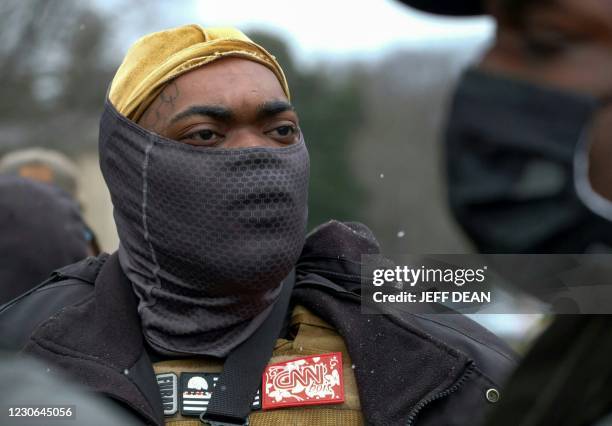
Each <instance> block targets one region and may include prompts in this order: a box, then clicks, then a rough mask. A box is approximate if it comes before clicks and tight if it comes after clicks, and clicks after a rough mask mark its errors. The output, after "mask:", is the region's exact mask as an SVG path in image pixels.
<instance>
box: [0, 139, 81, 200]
mask: <svg viewBox="0 0 612 426" xmlns="http://www.w3.org/2000/svg"><path fill="white" fill-rule="evenodd" d="M0 174H10V175H14V176H21V177H23V178H26V179H32V180H36V181H39V182H45V183H48V184H51V185H55V186H57V187H58V188H61V189H63V190H64V191H66V193H67V194H69V195H70V196H71V197H73V198H74V199H75V200H76V199H77V181H78V169H77V166H76V164H74V163H73V162H72V161H71V160H70V159H69V158H68V157H66V156H65V155H64V154H62V153H61V152H58V151H54V150H51V149H45V148H28V149H21V150H17V151H11V152H9V153H7V154H5V155H3V156H2V157H1V158H0Z"/></svg>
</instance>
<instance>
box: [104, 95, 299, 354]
mask: <svg viewBox="0 0 612 426" xmlns="http://www.w3.org/2000/svg"><path fill="white" fill-rule="evenodd" d="M100 165H101V169H102V173H103V175H104V178H105V180H106V183H107V185H108V188H109V190H110V193H111V197H112V201H113V206H114V216H115V222H116V224H117V230H118V233H119V238H120V241H121V243H120V247H119V260H120V263H121V266H122V268H123V270H124V272H125V273H126V275H127V276H128V278H129V279H130V281H131V282H132V285H133V287H134V291H135V293H136V295H137V296H138V298H139V306H138V311H139V313H140V317H141V321H142V327H143V333H144V335H145V338H146V339H147V341H148V342H149V344H150V345H151V346H153V347H154V348H155V349H156V350H158V351H160V352H162V353H165V354H169V355H190V354H191V355H211V356H217V357H223V356H226V355H227V354H228V353H229V352H230V351H231V350H232V349H233V348H234V347H236V346H237V345H238V344H240V343H241V342H243V341H244V340H245V339H246V338H247V337H249V336H250V335H251V334H252V333H253V331H254V330H255V329H257V327H258V326H259V325H260V324H261V323H262V322H263V320H264V319H265V318H266V316H267V315H268V313H269V312H270V310H271V308H272V305H273V303H274V302H275V300H276V299H277V297H278V295H279V293H280V285H279V284H280V283H281V281H282V280H283V278H285V276H286V275H287V274H288V273H289V272H290V270H291V269H292V268H293V266H294V264H295V262H296V261H297V259H298V257H299V254H300V251H301V249H302V246H303V243H304V236H305V231H306V219H307V199H308V177H309V158H308V151H307V149H306V146H305V144H304V141H303V140H301V141H300V142H299V143H297V144H295V145H290V146H287V147H282V148H268V147H252V148H244V149H223V148H214V147H195V146H191V145H187V144H183V143H179V142H176V141H172V140H169V139H166V138H163V137H161V136H159V135H157V134H155V133H152V132H149V131H147V130H145V129H144V128H142V127H140V126H138V125H137V124H135V123H133V122H132V121H130V120H128V119H127V118H125V117H124V116H122V115H121V114H119V113H118V112H117V111H116V110H115V108H114V107H113V106H112V104H111V103H110V102H108V101H107V103H106V106H105V110H104V114H103V116H102V121H101V125H100Z"/></svg>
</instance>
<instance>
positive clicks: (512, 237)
mask: <svg viewBox="0 0 612 426" xmlns="http://www.w3.org/2000/svg"><path fill="white" fill-rule="evenodd" d="M601 105H602V103H601V102H598V101H597V100H596V99H595V98H592V97H589V96H583V95H580V94H576V93H571V92H566V91H561V90H555V89H551V88H547V87H541V86H538V85H535V84H531V83H528V82H525V81H521V80H514V79H511V78H506V77H502V76H496V75H493V74H490V73H487V72H484V71H479V70H475V69H472V70H468V71H467V72H466V73H465V74H464V75H463V76H462V78H461V80H460V82H459V84H458V87H457V89H456V93H455V96H454V99H453V102H452V107H451V111H450V115H449V118H448V124H447V129H446V167H447V182H448V197H449V202H450V208H451V211H452V213H453V215H454V216H455V218H456V220H457V221H458V223H459V224H460V225H461V227H462V228H463V229H464V230H465V232H466V233H467V235H468V236H469V237H470V238H471V239H472V241H473V242H474V243H475V245H476V247H477V249H478V250H479V251H480V252H482V253H584V252H609V251H611V250H610V248H611V247H612V221H611V220H612V219H611V220H608V219H607V218H612V215H609V214H608V213H607V211H609V206H607V203H609V202H608V201H607V200H604V199H603V197H601V196H599V195H598V194H597V193H595V192H594V191H593V190H592V189H591V187H590V183H589V181H588V150H589V144H588V129H589V126H590V124H591V121H592V118H593V116H594V114H595V112H596V111H597V109H598V108H599V107H600V106H601Z"/></svg>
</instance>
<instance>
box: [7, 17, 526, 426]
mask: <svg viewBox="0 0 612 426" xmlns="http://www.w3.org/2000/svg"><path fill="white" fill-rule="evenodd" d="M289 99H290V96H289V88H288V85H287V81H286V79H285V76H284V74H283V71H282V69H281V67H280V65H279V64H278V63H277V61H276V60H275V58H274V57H273V56H272V55H271V54H269V53H268V52H267V51H266V50H265V49H264V48H263V47H261V46H259V45H257V44H255V43H253V42H252V41H251V40H249V39H248V38H247V37H246V36H245V35H244V34H242V33H241V32H240V31H238V30H235V29H231V28H216V29H215V28H212V29H203V28H201V27H199V26H197V25H189V26H184V27H180V28H175V29H171V30H167V31H162V32H159V33H155V34H151V35H148V36H146V37H144V38H142V39H140V40H139V41H138V42H136V43H135V44H134V46H133V47H132V48H131V49H130V51H129V52H128V53H127V55H126V57H125V59H124V61H123V63H122V65H121V67H120V68H119V70H118V71H117V74H116V75H115V78H114V79H113V82H112V84H111V87H110V90H109V94H108V100H107V102H106V105H105V110H104V113H103V116H102V120H101V124H100V141H99V143H100V165H101V169H102V172H103V174H104V177H105V180H106V183H107V185H108V187H109V190H110V193H111V196H112V200H113V205H114V217H115V222H116V224H117V229H118V233H119V237H120V241H121V244H120V247H119V250H118V251H117V252H116V253H114V254H112V255H110V256H109V255H102V256H99V257H97V258H90V259H88V260H87V261H85V262H82V263H79V264H75V265H71V266H69V267H66V268H64V269H62V270H60V271H57V272H56V273H55V274H54V275H53V276H52V277H51V278H50V279H49V280H48V281H47V282H45V283H43V284H42V285H41V286H40V287H39V288H38V289H37V290H36V291H34V292H32V293H31V294H29V295H27V296H24V297H22V298H20V299H17V300H15V301H14V302H12V303H10V304H9V305H7V306H5V307H3V308H1V309H0V342H2V345H4V346H6V348H8V349H18V348H23V352H25V353H27V354H30V355H33V356H36V357H39V358H42V359H43V360H44V361H45V362H46V363H47V364H48V365H52V366H54V368H56V369H57V370H60V371H61V372H63V373H64V374H65V375H67V376H69V377H72V378H73V379H75V380H77V381H79V382H80V383H82V384H83V385H85V386H87V387H88V388H89V389H92V390H94V391H97V392H101V393H104V394H105V395H108V396H109V397H111V398H113V399H115V400H117V401H119V402H120V403H121V405H122V406H124V407H125V408H126V409H129V410H130V411H131V412H132V413H133V414H135V415H136V416H138V417H139V418H140V419H141V420H142V422H143V423H146V424H154V425H162V424H164V423H165V424H172V425H197V424H202V423H204V424H210V425H244V424H252V425H286V424H291V425H311V424H312V425H325V424H328V425H336V424H339V425H361V424H364V423H368V424H378V425H393V424H419V425H421V424H423V425H441V424H444V425H450V424H473V423H466V422H461V423H456V422H455V421H454V420H453V419H454V418H455V417H456V414H457V413H458V412H464V413H465V412H466V410H467V412H469V413H470V416H469V418H471V419H475V418H476V417H477V416H478V415H480V414H481V413H482V412H483V411H484V410H485V408H486V407H487V405H488V404H490V402H488V401H487V398H486V397H485V395H487V394H488V393H489V394H490V393H491V389H494V390H495V389H496V388H497V387H499V385H500V384H501V382H502V381H503V380H504V378H505V375H506V373H507V372H508V370H509V369H510V368H511V367H512V366H513V362H514V361H513V359H512V354H511V351H509V350H508V349H507V348H506V347H505V346H504V344H503V343H502V342H500V341H499V340H498V339H497V338H496V337H495V336H493V335H492V334H490V333H488V332H487V331H485V330H484V329H482V328H480V327H479V326H477V325H476V324H475V323H473V322H471V321H470V320H468V319H466V318H464V317H462V316H460V315H455V316H452V318H451V319H449V318H442V317H439V318H436V320H435V321H433V320H431V319H427V318H424V317H417V316H413V315H407V314H406V315H403V316H399V315H397V316H396V315H374V316H365V315H362V314H361V309H360V297H359V294H360V285H361V256H362V255H364V254H371V255H372V254H377V253H379V252H380V248H379V246H378V243H377V241H376V239H375V238H374V236H373V235H372V233H371V232H370V230H369V229H368V228H367V227H366V226H364V225H362V224H359V223H354V222H348V223H342V222H338V221H331V222H328V223H326V224H323V225H321V226H319V227H317V228H316V229H315V230H314V231H312V232H311V233H310V234H309V235H308V236H306V235H305V230H306V218H307V198H308V177H309V158H308V151H307V149H306V145H305V142H304V138H303V136H302V134H301V131H300V127H299V121H298V116H297V113H296V111H295V110H294V108H293V107H292V106H291V104H290V102H289ZM322 102H324V100H322ZM40 306H44V309H41V308H40ZM37 307H38V309H36V308H37ZM0 349H1V348H0ZM77 411H78V407H77ZM77 419H78V417H77ZM81 421H82V422H83V424H92V419H81Z"/></svg>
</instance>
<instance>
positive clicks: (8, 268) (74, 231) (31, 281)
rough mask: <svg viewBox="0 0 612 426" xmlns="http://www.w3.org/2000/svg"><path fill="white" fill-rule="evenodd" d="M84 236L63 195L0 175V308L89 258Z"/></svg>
mask: <svg viewBox="0 0 612 426" xmlns="http://www.w3.org/2000/svg"><path fill="white" fill-rule="evenodd" d="M90 232H91V231H89V228H88V227H87V226H86V225H85V223H84V222H83V219H82V218H81V215H80V212H79V208H78V206H77V205H76V203H75V202H74V200H73V199H72V198H71V197H69V196H68V194H67V193H65V192H64V191H61V190H59V189H58V188H56V187H54V186H51V185H47V184H43V183H40V182H34V181H32V180H30V179H23V178H20V177H17V176H6V175H0V305H2V304H4V303H7V302H8V301H10V300H12V299H14V298H16V297H17V296H19V295H21V294H23V293H25V292H26V291H28V290H30V289H32V288H33V287H34V286H36V285H38V284H40V283H41V282H42V281H43V280H44V279H45V278H47V277H48V276H49V274H50V273H51V272H52V271H53V270H55V269H58V268H60V267H62V266H65V265H69V264H72V263H74V262H77V261H79V260H81V259H83V258H85V257H87V256H88V255H93V254H94V253H93V252H92V249H91V246H90V239H89V237H88V235H90Z"/></svg>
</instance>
